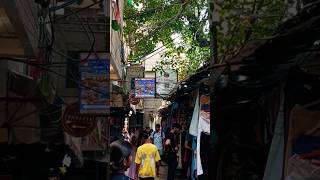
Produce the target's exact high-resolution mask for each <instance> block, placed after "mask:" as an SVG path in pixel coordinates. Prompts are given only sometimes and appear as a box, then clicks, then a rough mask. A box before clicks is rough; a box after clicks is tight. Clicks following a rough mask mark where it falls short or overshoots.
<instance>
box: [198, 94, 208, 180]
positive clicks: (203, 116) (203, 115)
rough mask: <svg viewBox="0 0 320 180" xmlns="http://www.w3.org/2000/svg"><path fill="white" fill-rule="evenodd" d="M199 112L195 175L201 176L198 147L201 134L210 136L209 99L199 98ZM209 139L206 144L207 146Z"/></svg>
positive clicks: (205, 97) (206, 97)
mask: <svg viewBox="0 0 320 180" xmlns="http://www.w3.org/2000/svg"><path fill="white" fill-rule="evenodd" d="M200 105H201V111H200V114H199V123H198V135H197V175H198V176H199V175H202V174H203V169H202V164H201V157H200V152H201V150H200V147H201V134H202V133H203V132H204V133H206V134H207V135H210V106H209V105H210V97H209V96H204V95H203V96H201V98H200ZM209 142H210V138H209V139H208V142H206V144H209Z"/></svg>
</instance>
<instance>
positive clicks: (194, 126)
mask: <svg viewBox="0 0 320 180" xmlns="http://www.w3.org/2000/svg"><path fill="white" fill-rule="evenodd" d="M199 110H200V103H199V92H198V93H197V98H196V102H195V105H194V109H193V114H192V119H191V123H190V128H189V134H191V135H193V136H198V123H199Z"/></svg>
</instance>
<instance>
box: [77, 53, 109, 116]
mask: <svg viewBox="0 0 320 180" xmlns="http://www.w3.org/2000/svg"><path fill="white" fill-rule="evenodd" d="M87 56H88V54H87V53H82V54H80V57H81V59H85V58H86V57H87ZM80 75H81V87H80V89H81V97H80V113H82V114H107V113H109V111H110V56H109V54H107V53H93V54H92V55H90V56H89V58H88V59H87V60H85V61H83V62H81V63H80Z"/></svg>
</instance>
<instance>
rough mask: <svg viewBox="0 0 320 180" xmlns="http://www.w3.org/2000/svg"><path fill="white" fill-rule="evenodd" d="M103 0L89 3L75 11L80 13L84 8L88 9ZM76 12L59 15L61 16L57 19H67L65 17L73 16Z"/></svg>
mask: <svg viewBox="0 0 320 180" xmlns="http://www.w3.org/2000/svg"><path fill="white" fill-rule="evenodd" d="M103 1H104V0H99V1H97V2H94V3H92V4H90V5H88V6H86V7H84V8H81V9H79V10H77V11H74V13H79V12H82V11H84V10H87V9H89V8H91V7H93V6H95V5H97V4H100V3H102V2H103ZM74 13H70V14H67V15H64V16H62V17H59V18H57V19H56V21H60V20H62V19H65V18H67V17H69V16H72V15H74Z"/></svg>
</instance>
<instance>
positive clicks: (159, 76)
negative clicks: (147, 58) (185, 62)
mask: <svg viewBox="0 0 320 180" xmlns="http://www.w3.org/2000/svg"><path fill="white" fill-rule="evenodd" d="M177 81H178V76H177V72H176V71H175V70H172V69H169V68H167V69H165V70H164V71H157V73H156V82H157V86H156V88H157V94H159V95H160V96H168V95H169V93H170V92H171V91H172V90H173V89H174V87H175V85H176V84H177Z"/></svg>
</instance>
